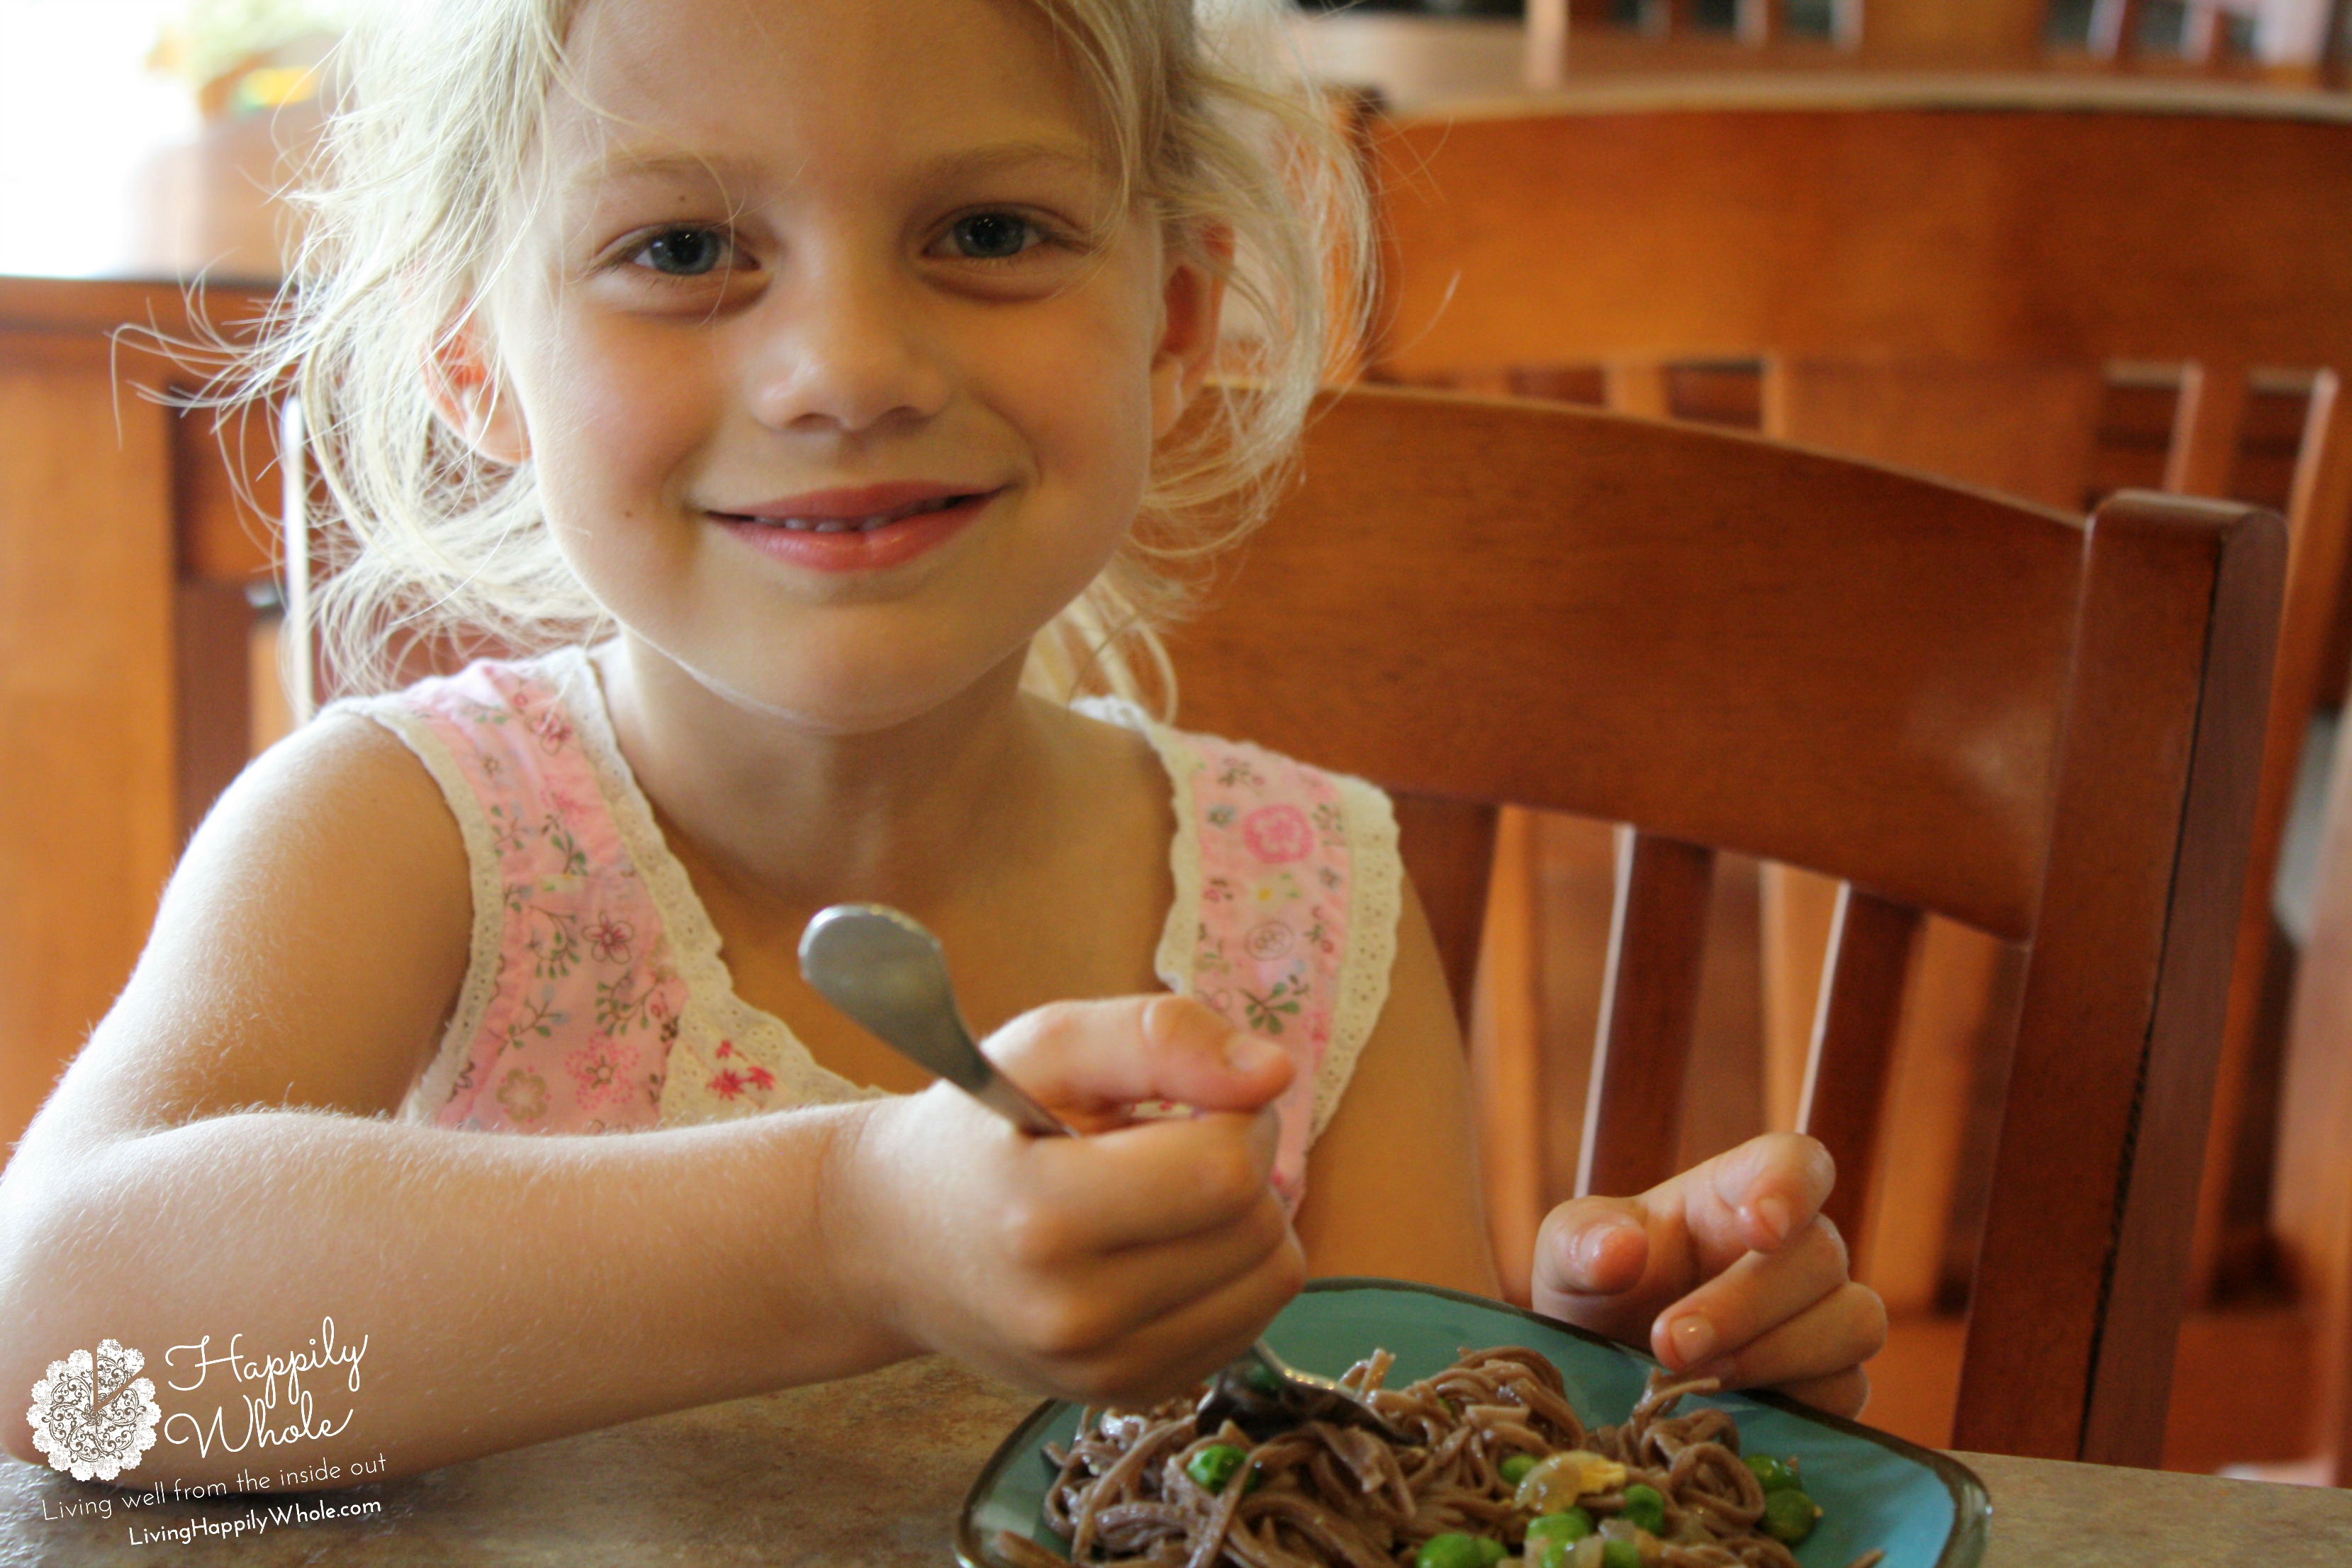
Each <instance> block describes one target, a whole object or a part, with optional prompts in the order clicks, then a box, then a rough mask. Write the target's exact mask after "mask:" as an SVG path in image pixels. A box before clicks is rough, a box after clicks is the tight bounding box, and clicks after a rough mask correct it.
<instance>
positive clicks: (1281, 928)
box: [1242, 921, 1298, 963]
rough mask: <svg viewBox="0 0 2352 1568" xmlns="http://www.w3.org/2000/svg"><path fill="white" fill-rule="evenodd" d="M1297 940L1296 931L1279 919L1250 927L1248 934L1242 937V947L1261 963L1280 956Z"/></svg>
mask: <svg viewBox="0 0 2352 1568" xmlns="http://www.w3.org/2000/svg"><path fill="white" fill-rule="evenodd" d="M1297 940H1298V933H1297V932H1296V931H1292V930H1291V929H1290V928H1289V927H1288V926H1286V925H1285V924H1283V923H1282V922H1281V921H1263V922H1261V923H1260V924H1258V925H1255V926H1253V927H1252V928H1250V933H1249V935H1247V936H1245V937H1244V938H1242V949H1243V951H1244V952H1247V953H1248V954H1249V955H1250V956H1251V957H1252V958H1255V959H1256V960H1258V961H1259V962H1260V963H1265V961H1267V960H1269V959H1276V958H1280V957H1281V956H1282V955H1283V954H1285V953H1286V952H1289V951H1290V949H1291V945H1292V944H1293V943H1294V942H1297Z"/></svg>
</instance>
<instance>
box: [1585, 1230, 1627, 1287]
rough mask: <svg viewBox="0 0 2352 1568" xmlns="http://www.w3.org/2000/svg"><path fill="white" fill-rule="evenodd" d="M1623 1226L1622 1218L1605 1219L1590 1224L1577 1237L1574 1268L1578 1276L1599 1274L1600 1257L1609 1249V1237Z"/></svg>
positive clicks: (1588, 1277)
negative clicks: (1592, 1224)
mask: <svg viewBox="0 0 2352 1568" xmlns="http://www.w3.org/2000/svg"><path fill="white" fill-rule="evenodd" d="M1624 1228H1625V1222H1624V1221H1623V1220H1622V1219H1606V1220H1602V1221H1601V1223H1599V1224H1598V1225H1595V1226H1591V1228H1589V1229H1587V1230H1586V1231H1585V1233H1584V1234H1583V1235H1582V1236H1580V1237H1577V1240H1576V1268H1577V1273H1578V1275H1579V1276H1580V1278H1582V1279H1587V1280H1591V1279H1595V1278H1597V1277H1598V1276H1599V1274H1600V1273H1601V1254H1603V1253H1604V1252H1607V1251H1608V1250H1609V1238H1610V1237H1612V1236H1615V1235H1616V1234H1617V1233H1618V1232H1619V1231H1621V1230H1623V1229H1624Z"/></svg>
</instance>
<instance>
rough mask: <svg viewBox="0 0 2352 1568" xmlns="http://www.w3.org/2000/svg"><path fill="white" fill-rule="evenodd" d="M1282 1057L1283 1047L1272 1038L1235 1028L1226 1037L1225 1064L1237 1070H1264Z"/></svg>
mask: <svg viewBox="0 0 2352 1568" xmlns="http://www.w3.org/2000/svg"><path fill="white" fill-rule="evenodd" d="M1281 1059H1282V1047H1280V1046H1277V1045H1276V1044H1275V1043H1274V1042H1273V1041H1271V1040H1262V1039H1260V1038H1258V1037H1256V1036H1255V1035H1251V1034H1244V1033H1243V1032H1242V1031H1241V1030H1238V1029H1236V1030H1234V1032H1233V1034H1231V1035H1229V1036H1227V1037H1226V1038H1225V1065H1226V1066H1227V1067H1229V1068H1233V1069H1234V1071H1235V1072H1264V1071H1265V1069H1266V1068H1270V1067H1272V1066H1273V1065H1274V1064H1275V1063H1276V1062H1278V1061H1280V1060H1281Z"/></svg>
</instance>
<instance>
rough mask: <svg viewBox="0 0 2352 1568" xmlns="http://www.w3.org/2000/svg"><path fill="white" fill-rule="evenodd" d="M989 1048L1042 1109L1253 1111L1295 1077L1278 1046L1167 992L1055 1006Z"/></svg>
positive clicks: (1016, 1025) (995, 1038)
mask: <svg viewBox="0 0 2352 1568" xmlns="http://www.w3.org/2000/svg"><path fill="white" fill-rule="evenodd" d="M982 1049H983V1050H985V1051H986V1052H987V1054H988V1056H989V1058H990V1059H991V1060H992V1061H993V1062H995V1063H996V1065H997V1066H998V1067H1000V1068H1003V1069H1004V1071H1005V1072H1007V1073H1009V1074H1010V1075H1011V1076H1012V1077H1013V1079H1014V1081H1016V1082H1017V1083H1019V1084H1020V1085H1021V1087H1022V1088H1024V1089H1027V1090H1028V1091H1029V1092H1030V1094H1032V1095H1033V1096H1034V1097H1035V1098H1036V1099H1037V1100H1040V1101H1041V1102H1043V1103H1044V1104H1045V1105H1047V1106H1049V1107H1052V1108H1054V1109H1055V1110H1067V1111H1076V1112H1079V1113H1087V1112H1102V1111H1108V1110H1120V1109H1124V1108H1125V1107H1127V1106H1130V1105H1133V1104H1136V1103H1137V1102H1138V1101H1140V1100H1178V1101H1181V1103H1183V1104H1186V1105H1192V1106H1198V1107H1200V1108H1202V1109H1203V1110H1256V1109H1257V1108H1258V1107H1260V1106H1262V1105H1265V1104H1267V1103H1269V1102H1270V1101H1272V1100H1274V1098H1275V1097H1276V1095H1279V1094H1280V1093H1281V1092H1282V1091H1283V1089H1286V1088H1287V1087H1288V1086H1289V1083H1290V1078H1291V1072H1292V1068H1291V1062H1290V1058H1289V1057H1288V1056H1287V1055H1286V1053H1285V1052H1284V1051H1283V1049H1282V1047H1279V1046H1276V1045H1275V1044H1273V1043H1272V1042H1270V1041H1267V1040H1263V1039H1260V1038H1259V1037H1256V1036H1255V1035H1250V1034H1245V1033H1244V1032H1242V1031H1240V1030H1237V1029H1235V1028H1234V1027H1233V1026H1231V1025H1229V1024H1227V1023H1226V1022H1225V1021H1224V1019H1223V1018H1222V1017H1220V1016H1218V1015H1217V1014H1216V1013H1214V1012H1213V1011H1212V1010H1211V1009H1210V1008H1209V1007H1207V1006H1206V1005H1202V1003H1199V1002H1196V1001H1193V1000H1192V998H1190V997H1186V996H1176V995H1168V994H1162V995H1157V996H1121V997H1117V998H1114V999H1111V1000H1108V1001H1102V1002H1057V1003H1055V1004H1053V1005H1050V1006H1045V1007H1039V1008H1035V1009H1034V1010H1032V1011H1030V1012H1027V1013H1024V1014H1023V1015H1021V1016H1019V1017H1017V1018H1015V1019H1013V1021H1012V1022H1011V1023H1009V1024H1007V1025H1005V1026H1004V1027H1003V1028H1001V1029H999V1030H998V1031H997V1032H996V1033H995V1034H993V1035H992V1036H990V1037H989V1038H988V1040H987V1041H986V1043H985V1044H984V1045H983V1046H982Z"/></svg>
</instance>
